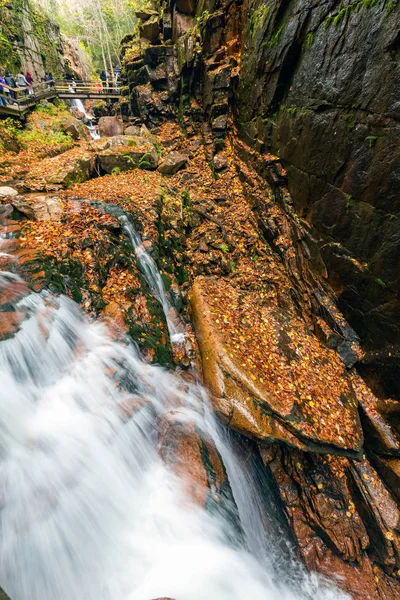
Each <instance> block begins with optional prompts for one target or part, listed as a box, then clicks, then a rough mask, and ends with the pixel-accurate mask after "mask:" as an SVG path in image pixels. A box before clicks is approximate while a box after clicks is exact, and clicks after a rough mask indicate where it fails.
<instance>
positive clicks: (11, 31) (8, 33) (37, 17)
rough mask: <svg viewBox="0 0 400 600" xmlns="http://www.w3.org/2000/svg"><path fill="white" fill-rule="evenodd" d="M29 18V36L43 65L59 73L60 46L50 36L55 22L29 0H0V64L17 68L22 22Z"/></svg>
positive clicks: (10, 68) (19, 61) (22, 31)
mask: <svg viewBox="0 0 400 600" xmlns="http://www.w3.org/2000/svg"><path fill="white" fill-rule="evenodd" d="M26 20H28V21H29V24H30V27H31V30H30V31H29V36H30V37H34V38H36V40H37V43H38V46H39V48H40V51H41V57H42V61H43V68H44V69H45V70H48V71H52V72H53V74H54V75H59V74H60V68H61V64H60V59H59V57H60V46H59V44H58V42H57V41H55V40H54V39H52V37H53V36H51V35H50V30H51V28H55V27H56V26H55V24H54V23H53V22H51V21H49V18H48V16H46V15H44V14H43V12H42V11H41V10H40V9H38V8H36V7H35V6H34V5H33V2H31V0H13V2H12V3H10V2H9V0H0V67H1V68H2V69H3V70H8V71H12V72H16V71H18V70H19V69H20V67H21V57H20V54H19V52H18V43H21V42H23V41H24V35H25V23H26Z"/></svg>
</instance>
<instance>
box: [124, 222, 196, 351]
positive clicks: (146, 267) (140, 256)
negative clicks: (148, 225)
mask: <svg viewBox="0 0 400 600" xmlns="http://www.w3.org/2000/svg"><path fill="white" fill-rule="evenodd" d="M119 220H120V222H121V223H122V226H123V228H124V231H125V232H126V233H127V235H128V237H129V239H130V241H131V244H132V246H133V249H134V250H135V254H136V258H137V261H138V263H139V266H140V269H141V270H142V272H143V274H144V276H145V277H146V279H147V282H148V284H149V287H150V290H151V293H152V294H153V296H154V297H155V298H157V300H158V301H159V302H160V304H161V306H162V309H163V311H164V314H165V319H166V321H167V326H168V331H169V335H170V339H171V342H172V343H173V344H179V343H182V342H184V340H185V334H184V333H183V332H182V331H178V329H177V326H176V324H175V323H174V321H173V319H171V315H170V313H171V304H170V302H169V300H168V298H167V295H166V293H165V288H164V283H163V280H162V277H161V275H160V272H159V270H158V269H157V265H156V263H155V262H154V260H153V259H152V257H151V256H150V254H149V253H148V252H146V250H145V248H144V246H143V242H142V240H141V238H140V236H139V234H138V232H137V231H136V229H135V228H134V227H133V225H132V223H131V222H130V221H129V219H128V218H127V217H126V216H125V215H123V216H121V217H119Z"/></svg>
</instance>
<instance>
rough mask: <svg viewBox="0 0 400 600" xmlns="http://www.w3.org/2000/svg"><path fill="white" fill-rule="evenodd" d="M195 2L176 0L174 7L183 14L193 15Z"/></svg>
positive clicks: (193, 0)
mask: <svg viewBox="0 0 400 600" xmlns="http://www.w3.org/2000/svg"><path fill="white" fill-rule="evenodd" d="M196 4H197V3H196V0H176V8H177V9H178V10H179V11H180V12H181V13H184V14H185V15H194V14H195V12H196Z"/></svg>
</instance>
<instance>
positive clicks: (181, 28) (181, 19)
mask: <svg viewBox="0 0 400 600" xmlns="http://www.w3.org/2000/svg"><path fill="white" fill-rule="evenodd" d="M195 24H196V21H195V19H194V18H193V17H192V16H191V15H184V14H182V13H180V12H179V11H178V10H174V13H173V17H172V32H173V35H172V41H173V42H176V41H177V40H178V39H179V38H180V37H181V36H182V35H183V34H184V33H185V31H187V30H188V29H190V28H191V27H194V25H195Z"/></svg>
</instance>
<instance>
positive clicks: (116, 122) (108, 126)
mask: <svg viewBox="0 0 400 600" xmlns="http://www.w3.org/2000/svg"><path fill="white" fill-rule="evenodd" d="M98 126H99V134H100V135H101V136H103V137H112V136H115V135H122V134H123V133H124V125H123V123H122V121H121V119H119V118H118V117H100V119H99V123H98Z"/></svg>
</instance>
